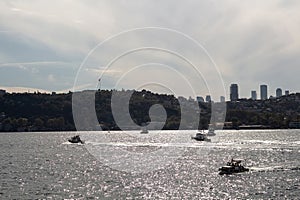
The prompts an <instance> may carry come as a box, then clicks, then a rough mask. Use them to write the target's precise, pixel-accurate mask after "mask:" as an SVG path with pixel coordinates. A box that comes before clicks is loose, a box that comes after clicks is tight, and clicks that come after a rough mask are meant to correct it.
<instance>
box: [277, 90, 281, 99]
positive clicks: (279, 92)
mask: <svg viewBox="0 0 300 200" xmlns="http://www.w3.org/2000/svg"><path fill="white" fill-rule="evenodd" d="M281 96H282V89H281V88H277V89H276V97H277V98H278V97H281Z"/></svg>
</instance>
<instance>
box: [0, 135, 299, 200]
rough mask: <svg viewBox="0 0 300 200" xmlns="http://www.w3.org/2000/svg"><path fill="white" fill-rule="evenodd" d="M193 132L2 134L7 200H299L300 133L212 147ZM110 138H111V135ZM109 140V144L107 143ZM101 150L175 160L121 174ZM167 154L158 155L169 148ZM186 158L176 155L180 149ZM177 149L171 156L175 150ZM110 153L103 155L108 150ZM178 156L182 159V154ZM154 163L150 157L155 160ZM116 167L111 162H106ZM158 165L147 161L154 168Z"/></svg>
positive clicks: (2, 185)
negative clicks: (229, 168)
mask: <svg viewBox="0 0 300 200" xmlns="http://www.w3.org/2000/svg"><path fill="white" fill-rule="evenodd" d="M195 133H196V132H195V131H180V132H179V131H161V132H158V133H152V135H151V132H150V133H149V134H147V135H144V136H140V135H137V132H134V131H132V132H127V133H125V134H124V133H123V134H122V133H121V132H111V133H107V132H93V133H88V132H81V133H80V135H81V136H82V138H84V140H86V144H85V145H81V144H70V143H68V142H66V141H67V138H68V137H70V136H73V135H75V133H72V132H68V133H0V138H1V139H0V159H1V164H0V169H1V170H0V173H1V181H0V198H1V199H22V198H24V199H44V198H50V199H51V198H52V199H62V198H66V199H70V198H74V199H78V198H82V199H87V198H91V199H104V198H108V199H125V198H130V199H131V198H139V199H141V198H143V199H166V198H178V199H226V198H228V199H232V198H248V199H297V198H298V197H299V196H300V192H299V191H300V180H299V179H300V178H299V177H300V176H299V175H300V170H299V169H300V161H299V152H300V147H299V145H300V142H299V141H300V131H297V130H268V131H216V133H217V136H214V137H211V139H212V142H210V143H205V142H197V141H193V140H190V137H191V135H194V134H195ZM108 134H109V135H108ZM104 138H105V139H104ZM98 147H101V148H102V149H104V148H105V149H108V150H109V151H107V152H112V151H114V150H116V151H117V150H122V152H123V154H121V155H114V154H110V155H107V157H106V158H108V156H111V157H110V160H111V161H114V164H115V165H116V166H117V165H118V164H119V165H122V164H124V163H123V161H124V158H125V157H126V156H127V157H128V156H129V155H132V154H134V155H135V154H140V155H142V156H144V157H147V156H152V157H151V159H152V160H153V163H154V161H155V160H159V161H160V159H164V157H163V156H167V157H165V158H169V157H172V156H173V158H174V159H172V162H171V163H169V165H166V166H164V167H162V168H159V169H157V170H154V171H149V172H147V173H135V172H134V171H132V172H130V173H129V172H126V171H118V170H116V168H114V167H113V166H112V165H107V163H105V162H102V161H101V160H98V159H96V158H95V157H94V156H93V154H91V151H90V149H93V148H98ZM169 149H172V151H170V152H168V154H166V155H163V154H161V153H157V152H160V151H161V152H163V151H162V150H169ZM179 149H180V150H182V151H180V154H177V153H178V150H179ZM172 152H173V153H172ZM102 153H105V152H102ZM178 155H180V156H178ZM232 157H234V158H237V157H238V158H244V159H246V164H247V166H248V167H249V168H250V172H247V173H240V174H234V175H229V176H220V175H218V168H219V167H220V166H222V165H223V164H225V163H226V162H227V161H228V160H229V159H231V158H232ZM151 159H150V160H151ZM108 163H111V162H108ZM153 163H145V165H147V166H150V165H152V164H153Z"/></svg>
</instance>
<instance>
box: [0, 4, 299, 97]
mask: <svg viewBox="0 0 300 200" xmlns="http://www.w3.org/2000/svg"><path fill="white" fill-rule="evenodd" d="M299 10H300V1H297V0H264V1H259V0H251V1H250V0H223V1H217V0H200V1H199V0H187V1H176V2H175V1H171V0H165V1H158V0H152V1H149V0H148V1H146V0H130V1H128V0H127V1H125V0H115V1H111V0H107V1H106V0H87V1H82V0H81V1H79V0H78V1H77V0H59V1H58V0H53V1H44V0H39V1H37V0H36V1H35V0H27V1H20V0H7V1H6V0H2V1H0V88H2V89H7V90H8V91H26V90H28V91H34V90H39V91H50V92H51V91H57V92H66V91H69V90H71V91H74V90H75V91H76V90H83V89H93V88H97V87H101V88H102V89H122V88H124V89H143V88H145V89H150V90H152V91H154V92H161V93H174V94H175V95H176V96H187V97H188V96H192V97H195V96H205V95H207V94H212V96H213V99H214V100H216V101H217V100H219V99H218V98H219V96H221V95H222V96H226V98H227V99H228V97H229V87H230V84H231V83H237V84H238V85H239V93H240V97H244V98H249V97H250V91H251V90H257V92H258V95H259V85H260V84H267V85H268V86H269V87H268V90H269V95H274V94H275V90H276V88H278V87H280V88H282V90H283V91H284V90H290V91H291V92H298V91H300V88H299V84H298V81H299V75H300V56H299V55H300V12H299ZM99 80H100V83H99Z"/></svg>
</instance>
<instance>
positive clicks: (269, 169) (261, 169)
mask: <svg viewBox="0 0 300 200" xmlns="http://www.w3.org/2000/svg"><path fill="white" fill-rule="evenodd" d="M249 170H250V171H252V172H280V171H291V170H300V167H298V166H294V167H284V166H272V167H249Z"/></svg>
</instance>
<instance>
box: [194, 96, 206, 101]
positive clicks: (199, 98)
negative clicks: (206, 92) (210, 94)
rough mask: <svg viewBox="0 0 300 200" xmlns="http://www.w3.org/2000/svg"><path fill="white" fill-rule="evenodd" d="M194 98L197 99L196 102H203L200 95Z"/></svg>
mask: <svg viewBox="0 0 300 200" xmlns="http://www.w3.org/2000/svg"><path fill="white" fill-rule="evenodd" d="M196 98H197V101H198V102H204V99H203V97H201V96H197V97H196Z"/></svg>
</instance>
